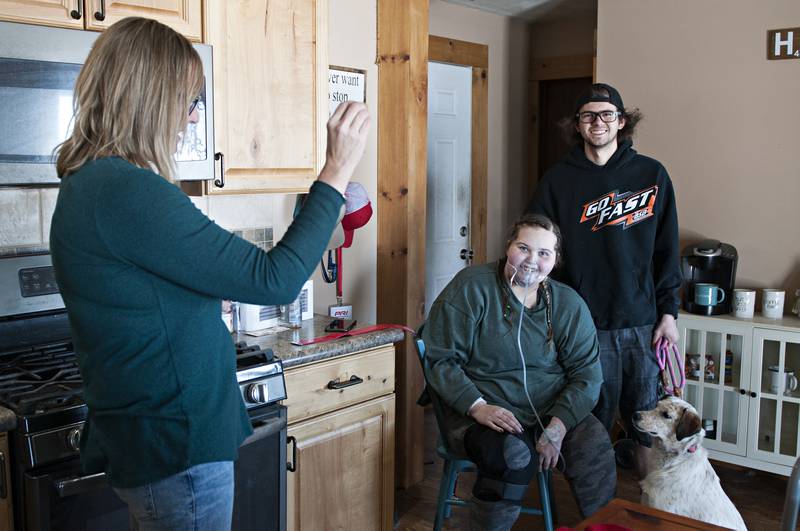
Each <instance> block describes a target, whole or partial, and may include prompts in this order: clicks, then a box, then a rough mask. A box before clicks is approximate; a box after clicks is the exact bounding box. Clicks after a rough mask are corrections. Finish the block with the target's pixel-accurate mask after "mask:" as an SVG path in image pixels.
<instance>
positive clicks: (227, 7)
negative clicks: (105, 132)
mask: <svg viewBox="0 0 800 531" xmlns="http://www.w3.org/2000/svg"><path fill="white" fill-rule="evenodd" d="M206 17H207V18H206V20H207V24H206V42H207V43H208V44H211V45H212V46H213V47H214V90H215V97H214V100H215V113H214V114H215V116H214V117H215V121H216V125H215V141H216V149H217V151H218V152H221V153H222V154H223V159H222V163H223V166H224V186H223V187H222V188H220V187H218V186H216V185H215V184H214V183H212V182H207V183H206V185H205V192H206V193H208V194H219V193H222V194H231V193H234V194H235V193H258V192H301V191H306V190H307V189H308V188H309V187H310V185H311V183H312V182H313V181H314V179H315V178H316V176H317V174H318V173H319V170H320V168H321V167H322V164H323V163H324V156H325V145H326V136H325V134H326V133H325V123H326V122H327V114H328V101H327V100H328V88H327V83H328V77H327V71H328V32H327V19H328V2H327V0H252V1H249V2H242V1H228V0H208V1H207V10H206ZM187 191H190V193H192V192H194V193H196V191H191V190H187Z"/></svg>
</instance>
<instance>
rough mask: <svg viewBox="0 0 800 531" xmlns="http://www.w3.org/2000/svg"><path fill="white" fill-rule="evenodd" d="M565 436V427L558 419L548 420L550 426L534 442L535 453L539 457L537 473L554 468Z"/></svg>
mask: <svg viewBox="0 0 800 531" xmlns="http://www.w3.org/2000/svg"><path fill="white" fill-rule="evenodd" d="M566 434H567V427H566V426H564V423H563V422H561V419H560V418H558V417H553V418H552V419H550V424H548V425H547V428H545V430H544V433H542V435H541V436H540V437H539V440H538V441H536V453H537V454H538V456H539V471H542V470H548V469H550V468H555V467H556V465H557V464H558V455H559V452H560V451H561V443H563V442H564V436H565V435H566Z"/></svg>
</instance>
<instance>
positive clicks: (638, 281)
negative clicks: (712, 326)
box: [526, 140, 681, 330]
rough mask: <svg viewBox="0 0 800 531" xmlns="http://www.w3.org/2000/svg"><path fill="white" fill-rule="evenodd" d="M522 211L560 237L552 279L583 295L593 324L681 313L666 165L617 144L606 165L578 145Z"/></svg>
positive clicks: (612, 325)
mask: <svg viewBox="0 0 800 531" xmlns="http://www.w3.org/2000/svg"><path fill="white" fill-rule="evenodd" d="M526 212H536V213H540V214H545V215H546V216H548V217H549V218H550V219H552V220H553V221H555V222H556V223H557V224H558V225H559V226H560V227H561V231H562V235H563V249H562V251H563V254H564V263H563V265H562V266H561V268H560V270H559V271H556V274H555V277H556V278H557V279H559V280H562V281H563V282H565V283H567V284H568V285H570V286H572V287H573V288H574V289H575V290H576V291H577V292H578V293H580V295H581V296H582V297H583V298H584V300H585V301H586V303H587V305H588V306H589V310H590V311H591V312H592V317H593V318H594V322H595V324H596V326H597V328H598V329H600V330H616V329H619V328H631V327H635V326H643V325H651V324H655V323H656V321H657V320H658V319H659V318H660V317H661V316H662V315H664V314H671V315H673V316H675V317H676V318H677V316H678V304H679V297H678V290H679V288H680V284H681V272H680V263H679V251H678V215H677V212H676V208H675V194H674V192H673V189H672V182H671V181H670V179H669V175H668V174H667V170H666V169H664V166H662V165H661V163H660V162H658V161H657V160H655V159H651V158H650V157H646V156H644V155H640V154H638V153H637V152H636V151H635V150H634V149H633V147H632V142H631V141H630V140H625V141H623V142H622V143H620V145H619V147H618V148H617V151H616V152H614V155H612V157H611V158H610V159H609V160H608V162H607V163H606V164H605V166H598V165H596V164H594V163H593V162H591V161H590V160H589V159H587V158H586V155H585V154H584V151H583V145H580V146H576V147H575V148H573V149H572V151H571V152H570V153H569V154H568V155H567V157H566V158H565V159H564V160H563V161H561V162H559V163H558V164H556V165H555V166H553V167H552V168H551V169H550V170H548V171H547V173H545V175H544V177H543V178H542V180H541V181H540V182H539V186H538V187H537V189H536V193H535V194H534V197H533V199H532V200H531V202H530V204H529V205H528V208H527V209H526Z"/></svg>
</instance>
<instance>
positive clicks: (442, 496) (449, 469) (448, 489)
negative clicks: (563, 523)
mask: <svg viewBox="0 0 800 531" xmlns="http://www.w3.org/2000/svg"><path fill="white" fill-rule="evenodd" d="M421 333H422V327H420V328H419V330H418V332H417V336H416V337H415V338H414V344H415V346H416V347H417V355H418V356H419V361H420V364H421V365H422V370H423V374H424V371H425V342H424V341H422V337H421V336H420V334H421ZM417 404H419V405H420V406H426V405H427V404H431V405H432V406H433V413H434V415H435V417H436V424H437V426H438V428H439V439H438V441H437V443H436V453H437V454H438V455H439V457H441V458H442V460H443V461H444V469H443V470H442V480H441V482H440V483H439V496H438V498H437V501H436V518H435V520H434V522H433V530H434V531H440V529H441V528H442V525H443V524H444V521H445V520H446V519H448V518H450V515H451V514H452V506H454V505H455V506H459V507H467V506H468V505H469V502H468V501H466V500H462V499H461V498H459V497H458V496H456V495H455V490H456V480H457V478H458V474H460V473H461V472H475V471H476V467H475V463H473V462H472V461H470V460H469V459H467V458H466V457H464V456H459V455H457V454H456V453H455V452H453V451H452V450H451V449H449V448H448V446H447V438H446V437H445V435H444V432H443V430H442V426H443V423H442V416H443V414H444V412H443V409H442V405H441V402H440V401H439V397H438V396H436V393H435V392H434V391H433V389H431V388H430V387H429V386H428V385H427V382H426V383H425V388H424V389H423V391H422V395H421V396H420V398H419V400H418V401H417ZM550 477H551V473H550V471H549V470H547V471H543V472H538V473H537V479H538V482H539V504H540V506H541V508H533V507H522V511H521V512H522V513H523V514H534V515H539V516H541V517H542V518H543V519H544V527H545V529H546V531H553V519H554V517H553V514H554V513H555V500H554V499H553V496H552V485H551V483H550Z"/></svg>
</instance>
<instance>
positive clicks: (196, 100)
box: [189, 96, 200, 116]
mask: <svg viewBox="0 0 800 531" xmlns="http://www.w3.org/2000/svg"><path fill="white" fill-rule="evenodd" d="M198 103H200V96H197V97H196V98H195V99H193V100H192V104H191V105H189V115H190V116H191V114H192V113H193V112H194V110H195V109H196V108H197V104H198Z"/></svg>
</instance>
